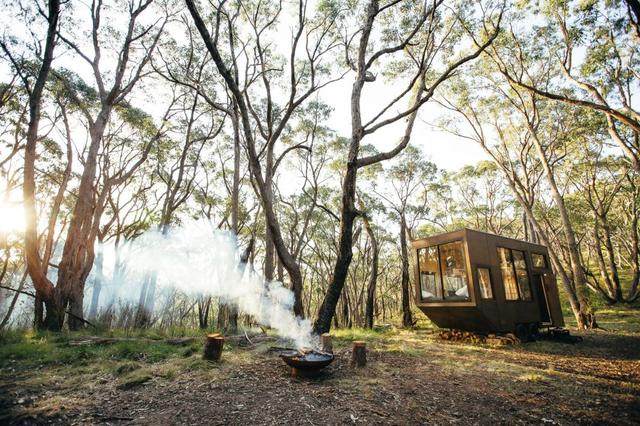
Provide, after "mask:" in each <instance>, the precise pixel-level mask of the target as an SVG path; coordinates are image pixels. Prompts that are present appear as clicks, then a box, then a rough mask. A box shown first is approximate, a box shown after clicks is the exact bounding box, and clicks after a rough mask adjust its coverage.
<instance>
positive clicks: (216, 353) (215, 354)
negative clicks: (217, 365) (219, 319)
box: [202, 333, 224, 361]
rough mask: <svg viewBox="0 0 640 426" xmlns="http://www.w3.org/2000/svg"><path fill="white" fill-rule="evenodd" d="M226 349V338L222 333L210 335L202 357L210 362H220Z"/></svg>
mask: <svg viewBox="0 0 640 426" xmlns="http://www.w3.org/2000/svg"><path fill="white" fill-rule="evenodd" d="M223 347H224V336H221V335H220V333H215V334H208V335H207V340H206V341H205V342H204V353H203V355H202V357H203V358H204V359H207V360H209V361H219V360H220V357H221V356H222V349H223Z"/></svg>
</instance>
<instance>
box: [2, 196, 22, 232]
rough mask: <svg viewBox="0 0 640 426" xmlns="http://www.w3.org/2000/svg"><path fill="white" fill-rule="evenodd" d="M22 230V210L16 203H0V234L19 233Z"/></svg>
mask: <svg viewBox="0 0 640 426" xmlns="http://www.w3.org/2000/svg"><path fill="white" fill-rule="evenodd" d="M23 230H24V209H23V208H22V205H20V204H16V203H12V204H9V203H0V233H2V234H11V233H19V232H22V231H23Z"/></svg>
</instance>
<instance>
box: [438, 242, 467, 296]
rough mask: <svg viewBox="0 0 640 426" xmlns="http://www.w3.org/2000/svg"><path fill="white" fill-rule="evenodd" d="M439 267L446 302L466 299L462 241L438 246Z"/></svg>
mask: <svg viewBox="0 0 640 426" xmlns="http://www.w3.org/2000/svg"><path fill="white" fill-rule="evenodd" d="M440 265H441V270H442V284H443V289H444V298H445V299H446V300H460V299H468V298H469V285H468V284H469V283H468V282H467V266H466V262H465V257H464V247H463V245H462V241H455V242H453V243H448V244H442V245H441V246H440Z"/></svg>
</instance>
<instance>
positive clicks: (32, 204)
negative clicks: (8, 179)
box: [0, 0, 60, 328]
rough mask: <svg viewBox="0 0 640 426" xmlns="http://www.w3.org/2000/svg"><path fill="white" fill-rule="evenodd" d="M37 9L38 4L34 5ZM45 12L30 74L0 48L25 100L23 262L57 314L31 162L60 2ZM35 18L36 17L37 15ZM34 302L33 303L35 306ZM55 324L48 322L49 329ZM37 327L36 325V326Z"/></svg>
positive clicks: (35, 37)
mask: <svg viewBox="0 0 640 426" xmlns="http://www.w3.org/2000/svg"><path fill="white" fill-rule="evenodd" d="M38 7H39V5H38ZM46 9H47V11H46V12H44V11H42V16H44V18H45V20H46V22H47V25H46V28H47V30H46V35H45V36H44V49H43V50H40V46H42V44H41V40H40V37H39V36H38V35H37V33H36V32H35V31H33V32H31V36H32V40H31V41H32V42H33V45H34V46H35V48H34V51H35V55H36V61H37V62H36V63H37V65H36V69H37V71H35V72H34V73H28V72H27V69H26V68H25V67H24V62H25V58H24V57H22V55H21V56H20V57H17V56H16V55H15V53H13V52H12V49H11V48H10V47H9V46H8V43H7V41H6V40H4V39H3V40H2V42H1V43H0V47H1V48H2V51H3V52H4V54H5V55H6V56H7V57H8V58H9V60H10V61H11V63H12V64H13V65H14V69H15V72H16V73H17V74H18V75H19V76H20V79H21V81H22V84H23V88H24V90H25V91H26V92H27V94H28V99H29V120H28V128H27V136H26V143H25V148H24V149H25V151H24V168H23V170H24V176H23V203H24V209H25V232H24V235H25V247H24V250H25V259H26V263H27V270H28V272H29V276H30V278H31V280H32V282H33V285H34V287H35V288H36V294H37V296H38V300H42V301H44V302H45V303H46V304H47V310H48V311H49V310H51V311H52V312H53V311H57V312H60V308H59V307H58V306H57V304H56V303H55V301H54V286H53V284H52V283H51V282H50V281H49V280H48V278H47V276H46V272H45V270H46V266H47V265H43V261H42V258H41V256H40V251H39V247H38V230H37V215H36V184H35V162H36V156H37V154H36V149H37V145H38V141H39V138H38V132H39V125H40V112H41V111H40V108H41V104H42V97H43V93H44V90H45V84H46V82H47V80H48V78H49V73H50V71H51V64H52V62H53V52H54V48H55V46H56V42H57V31H58V24H59V18H60V1H59V0H50V1H49V2H48V3H47V8H46ZM38 18H39V16H38ZM38 300H36V303H38ZM54 322H55V321H50V322H49V325H51V326H52V328H56V327H53V325H54ZM37 325H39V324H36V326H37Z"/></svg>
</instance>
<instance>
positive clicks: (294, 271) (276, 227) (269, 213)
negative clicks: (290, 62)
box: [185, 0, 303, 316]
mask: <svg viewBox="0 0 640 426" xmlns="http://www.w3.org/2000/svg"><path fill="white" fill-rule="evenodd" d="M185 3H186V5H187V8H188V9H189V13H190V14H191V16H192V18H193V21H194V24H195V26H196V28H197V29H198V32H199V33H200V35H201V37H202V40H203V41H204V43H205V46H206V47H207V50H208V51H209V53H210V54H211V57H212V59H213V61H214V63H215V64H216V68H217V69H218V71H219V72H220V75H221V76H222V78H223V79H224V80H225V82H226V84H227V86H228V87H229V90H230V91H231V93H232V95H233V98H234V100H235V102H236V104H237V106H238V110H239V112H240V118H241V120H242V126H241V128H242V131H243V132H244V138H245V143H246V147H247V154H248V159H249V169H250V171H251V175H252V176H253V178H254V180H255V182H256V187H257V188H258V192H259V195H260V197H259V198H260V202H261V205H262V208H263V209H264V213H265V218H266V225H267V227H268V228H269V233H270V235H271V237H272V239H273V243H274V245H275V249H276V252H277V253H278V256H279V257H280V260H281V261H282V263H283V265H284V267H285V269H286V270H287V273H288V274H289V279H290V280H291V284H292V287H293V288H302V286H303V283H302V272H301V271H300V265H298V263H297V262H296V259H295V258H294V257H293V255H292V254H291V253H290V252H289V250H288V248H287V245H286V244H285V242H284V239H283V237H282V232H281V230H280V224H279V222H278V218H277V216H276V214H275V211H274V206H273V198H272V197H271V196H270V191H269V188H268V187H267V185H266V183H265V178H264V175H263V173H262V167H261V164H260V156H259V154H258V151H257V148H256V144H255V139H254V135H253V133H252V129H253V126H252V125H251V121H250V115H251V113H250V112H249V108H248V106H247V104H246V102H245V99H244V95H243V93H242V92H241V90H240V88H239V87H238V83H237V81H236V79H234V76H233V74H232V73H231V71H230V70H229V68H228V67H227V65H226V64H225V62H224V60H223V59H222V56H221V55H220V52H219V51H218V47H217V45H216V44H215V42H214V40H213V38H212V37H211V34H210V33H209V30H208V28H207V25H206V24H205V23H204V21H203V20H202V17H201V16H200V14H199V13H198V11H197V9H196V6H195V3H194V2H193V0H186V1H185ZM270 172H271V171H268V173H270ZM302 309H303V307H302V301H301V300H296V303H295V305H294V312H295V313H296V314H297V315H299V316H302V315H303V312H302Z"/></svg>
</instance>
